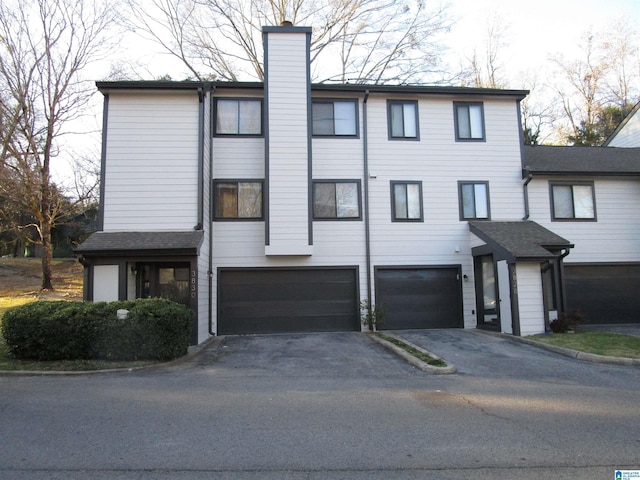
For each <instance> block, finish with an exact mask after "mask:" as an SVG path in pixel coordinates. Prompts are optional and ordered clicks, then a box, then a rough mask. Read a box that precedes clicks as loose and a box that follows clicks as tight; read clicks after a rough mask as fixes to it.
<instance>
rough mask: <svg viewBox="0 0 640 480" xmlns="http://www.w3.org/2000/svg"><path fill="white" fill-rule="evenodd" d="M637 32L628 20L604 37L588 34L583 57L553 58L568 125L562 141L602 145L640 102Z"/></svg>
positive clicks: (563, 126)
mask: <svg viewBox="0 0 640 480" xmlns="http://www.w3.org/2000/svg"><path fill="white" fill-rule="evenodd" d="M635 38H637V33H636V31H635V30H634V29H633V28H632V27H631V25H630V24H629V23H628V22H626V21H618V22H616V23H614V24H613V25H612V26H611V27H609V29H608V30H605V31H603V32H587V33H586V34H585V35H584V36H583V38H582V43H581V45H580V50H581V52H582V55H581V57H580V58H576V59H573V60H568V59H566V58H565V57H564V56H562V55H557V56H555V57H553V58H552V61H553V63H554V64H555V65H556V68H557V73H556V76H555V78H554V82H553V83H554V87H555V89H556V94H557V98H558V99H559V101H558V104H559V105H561V108H562V114H563V117H564V119H565V122H564V123H562V124H558V125H557V130H558V131H559V132H560V137H562V138H564V141H565V142H567V143H571V144H575V145H600V144H601V143H602V141H604V140H605V139H606V138H607V136H608V134H610V133H611V131H612V130H613V129H614V128H615V126H616V125H617V124H618V123H619V122H620V121H621V120H622V118H623V117H624V115H625V114H626V113H627V112H628V111H629V110H630V109H631V107H632V106H633V105H634V104H635V103H636V102H637V101H638V84H639V82H640V75H639V67H640V62H639V60H640V59H639V58H638V48H637V46H636V43H635V41H634V39H635Z"/></svg>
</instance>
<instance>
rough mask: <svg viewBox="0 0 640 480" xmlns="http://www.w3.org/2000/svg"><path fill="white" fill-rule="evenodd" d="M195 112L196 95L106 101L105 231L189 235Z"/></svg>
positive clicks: (193, 207) (193, 213)
mask: <svg viewBox="0 0 640 480" xmlns="http://www.w3.org/2000/svg"><path fill="white" fill-rule="evenodd" d="M198 108H199V102H198V95H197V94H196V93H195V92H190V93H176V94H172V93H168V92H163V93H162V94H158V95H156V94H142V95H141V94H126V93H123V94H111V95H110V96H109V106H108V109H109V110H108V126H107V131H106V135H107V138H106V141H107V144H106V148H107V149H106V155H107V164H106V170H105V185H104V188H105V201H104V206H103V208H104V230H105V231H151V230H191V229H193V227H194V225H195V224H196V223H197V212H198V208H197V201H198V117H199V115H198Z"/></svg>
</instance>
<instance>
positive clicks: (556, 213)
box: [550, 182, 596, 221]
mask: <svg viewBox="0 0 640 480" xmlns="http://www.w3.org/2000/svg"><path fill="white" fill-rule="evenodd" d="M550 189H551V218H552V219H553V220H578V221H589V220H595V219H596V202H595V194H594V186H593V182H574V183H567V182H551V184H550Z"/></svg>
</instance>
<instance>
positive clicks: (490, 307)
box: [481, 255, 497, 312]
mask: <svg viewBox="0 0 640 480" xmlns="http://www.w3.org/2000/svg"><path fill="white" fill-rule="evenodd" d="M481 262H482V263H481V265H482V298H483V301H484V310H485V312H487V311H490V312H494V311H495V310H496V307H497V303H496V299H497V296H496V271H495V267H494V265H493V256H491V255H484V256H483V257H482V258H481Z"/></svg>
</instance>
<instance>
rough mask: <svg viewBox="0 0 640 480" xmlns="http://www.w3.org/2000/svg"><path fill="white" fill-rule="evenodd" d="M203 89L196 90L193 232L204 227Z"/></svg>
mask: <svg viewBox="0 0 640 480" xmlns="http://www.w3.org/2000/svg"><path fill="white" fill-rule="evenodd" d="M204 99H205V94H204V88H203V87H199V88H198V100H199V101H200V108H199V109H198V218H197V220H196V222H197V223H196V226H195V227H194V230H202V229H203V227H204V203H203V202H204Z"/></svg>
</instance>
